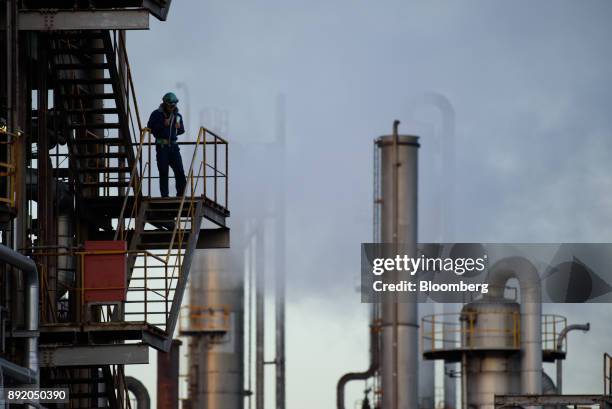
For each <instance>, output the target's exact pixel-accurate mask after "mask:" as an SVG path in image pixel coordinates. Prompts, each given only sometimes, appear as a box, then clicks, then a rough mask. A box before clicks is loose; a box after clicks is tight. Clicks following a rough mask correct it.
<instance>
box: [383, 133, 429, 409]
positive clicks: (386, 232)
mask: <svg viewBox="0 0 612 409" xmlns="http://www.w3.org/2000/svg"><path fill="white" fill-rule="evenodd" d="M398 124H399V122H395V123H394V127H393V130H394V135H387V136H382V137H380V138H379V139H378V140H377V141H376V144H377V146H378V148H379V149H380V150H381V161H380V163H381V205H382V206H381V242H383V243H399V244H401V245H402V251H403V252H404V253H405V254H406V255H408V256H409V257H416V242H417V179H418V177H417V174H418V163H417V162H418V147H419V144H418V137H416V136H409V135H398V134H397V126H398ZM394 199H395V200H394ZM394 202H395V203H394ZM405 301H407V302H402V303H398V302H395V301H394V300H393V299H392V300H391V301H389V302H383V303H382V336H381V337H382V340H381V349H382V358H381V362H380V365H381V367H380V373H381V387H382V407H384V408H386V409H387V408H388V409H416V408H418V402H419V397H418V362H419V353H418V307H417V304H416V300H415V299H409V300H405Z"/></svg>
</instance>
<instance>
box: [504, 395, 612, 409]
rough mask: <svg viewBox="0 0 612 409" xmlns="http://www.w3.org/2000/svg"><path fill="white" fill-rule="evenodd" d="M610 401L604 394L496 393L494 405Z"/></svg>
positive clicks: (524, 405) (598, 403) (574, 403)
mask: <svg viewBox="0 0 612 409" xmlns="http://www.w3.org/2000/svg"><path fill="white" fill-rule="evenodd" d="M611 402H612V397H610V396H604V395H498V396H495V407H496V408H505V407H518V406H521V407H526V406H548V405H551V406H554V405H564V406H565V405H589V406H590V405H600V406H601V407H604V406H605V405H609V404H610V403H611Z"/></svg>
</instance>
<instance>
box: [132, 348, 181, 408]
mask: <svg viewBox="0 0 612 409" xmlns="http://www.w3.org/2000/svg"><path fill="white" fill-rule="evenodd" d="M181 345H182V342H181V341H179V340H178V339H175V340H172V346H171V347H170V350H169V351H168V352H164V351H157V409H178V408H179V362H180V353H179V352H180V348H181ZM138 409H140V407H139V408H138Z"/></svg>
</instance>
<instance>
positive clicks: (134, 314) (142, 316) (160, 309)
mask: <svg viewBox="0 0 612 409" xmlns="http://www.w3.org/2000/svg"><path fill="white" fill-rule="evenodd" d="M112 255H123V256H125V258H126V259H127V257H128V256H130V255H132V256H135V257H136V263H135V265H134V267H133V268H132V276H131V280H130V281H129V283H126V284H125V285H118V286H97V287H85V285H84V284H83V283H85V274H86V271H85V267H84V266H85V258H86V257H99V256H112ZM58 256H69V257H75V258H76V259H77V260H78V264H77V268H76V271H78V272H79V280H78V281H75V282H73V283H70V284H69V285H66V287H65V288H64V289H62V291H61V292H63V293H64V294H63V295H64V299H67V300H70V302H71V303H73V305H74V308H73V309H71V311H72V313H73V314H72V315H71V316H66V317H59V316H58V317H57V319H56V321H57V322H77V321H78V320H77V316H76V315H75V312H76V311H79V312H80V317H81V321H83V320H85V319H87V317H90V319H93V320H97V321H99V322H111V321H117V320H121V321H125V322H146V323H147V324H150V325H154V326H157V327H159V328H161V329H165V328H166V323H167V321H168V318H169V314H170V306H171V304H172V302H173V295H174V291H173V290H171V289H170V286H171V284H170V282H171V278H170V275H169V271H170V270H169V266H168V264H167V263H166V260H165V259H164V258H163V257H160V256H159V255H156V254H154V253H152V252H149V251H146V250H137V251H129V250H125V251H123V250H91V251H83V250H71V251H62V252H39V253H34V254H32V257H33V258H34V259H35V260H36V259H39V258H44V257H58ZM40 274H41V277H40V279H41V282H42V283H47V281H48V280H47V277H46V275H47V269H41V270H40ZM44 290H45V288H43V291H41V302H42V305H43V306H55V305H56V302H57V300H55V299H50V294H52V293H50V292H49V291H44ZM118 291H120V292H121V291H123V292H124V294H125V301H122V302H119V301H117V302H115V301H114V300H113V299H112V298H113V297H102V298H108V299H107V300H106V301H101V302H96V307H100V308H99V311H98V312H97V313H93V314H92V313H91V312H90V311H89V312H88V311H87V308H91V306H90V305H88V303H87V302H86V301H85V300H86V299H87V293H88V292H92V293H96V294H98V295H100V294H102V295H103V294H105V293H106V294H108V293H117V292H118ZM65 295H68V297H65ZM61 296H62V294H58V298H59V297H61ZM120 298H121V297H120ZM77 300H78V301H77ZM74 303H77V304H76V305H75V304H74ZM118 304H122V307H123V314H122V316H121V317H119V316H117V315H116V314H115V311H114V310H111V309H110V308H109V307H107V308H102V307H103V306H104V305H108V306H110V305H118ZM51 308H52V309H53V307H51Z"/></svg>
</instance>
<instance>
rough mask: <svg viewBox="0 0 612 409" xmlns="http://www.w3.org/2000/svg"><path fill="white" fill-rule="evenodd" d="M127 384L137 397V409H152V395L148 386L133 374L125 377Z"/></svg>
mask: <svg viewBox="0 0 612 409" xmlns="http://www.w3.org/2000/svg"><path fill="white" fill-rule="evenodd" d="M125 385H126V387H127V389H128V390H129V391H130V392H132V393H133V394H134V397H135V398H136V409H150V408H151V397H150V396H149V391H148V390H147V387H146V386H144V384H143V383H142V382H140V381H139V380H138V379H136V378H134V377H133V376H126V377H125Z"/></svg>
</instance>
